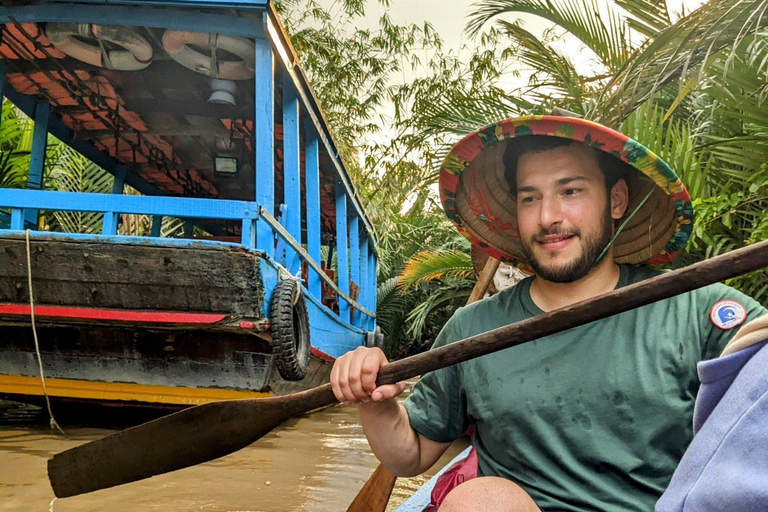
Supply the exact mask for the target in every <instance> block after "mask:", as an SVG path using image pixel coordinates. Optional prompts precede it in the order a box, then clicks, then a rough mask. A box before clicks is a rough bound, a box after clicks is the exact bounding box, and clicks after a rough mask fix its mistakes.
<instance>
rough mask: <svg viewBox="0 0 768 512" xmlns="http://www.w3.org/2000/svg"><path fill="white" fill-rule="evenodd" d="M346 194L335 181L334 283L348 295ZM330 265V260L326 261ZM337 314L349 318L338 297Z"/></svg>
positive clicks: (346, 305)
mask: <svg viewBox="0 0 768 512" xmlns="http://www.w3.org/2000/svg"><path fill="white" fill-rule="evenodd" d="M347 229H348V227H347V194H346V189H345V188H344V185H343V184H342V183H341V181H338V180H337V181H336V267H337V271H338V272H337V276H338V278H337V279H336V283H337V284H338V285H339V289H340V290H341V291H342V292H344V293H346V294H347V295H349V247H348V242H347ZM328 264H329V265H330V262H329V263H328ZM339 316H340V317H341V318H342V319H344V320H346V319H347V318H349V304H347V302H346V301H344V300H342V299H341V298H340V299H339Z"/></svg>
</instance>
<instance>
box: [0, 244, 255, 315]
mask: <svg viewBox="0 0 768 512" xmlns="http://www.w3.org/2000/svg"><path fill="white" fill-rule="evenodd" d="M31 258H32V278H33V284H34V294H35V302H36V303H38V304H47V305H57V306H80V307H94V308H116V309H142V310H160V311H188V312H211V313H226V314H232V315H242V316H245V317H249V318H259V317H260V316H261V306H262V302H263V300H264V287H263V284H262V282H261V277H260V273H259V258H258V256H257V255H255V254H253V253H250V252H248V251H246V250H242V249H236V248H233V249H232V250H222V249H204V248H178V247H157V246H140V245H127V244H111V243H103V244H96V243H90V242H76V241H55V240H42V241H41V240H33V241H32V242H31ZM0 302H14V303H22V304H26V303H28V302H29V294H28V291H27V259H26V246H25V241H24V240H23V239H13V238H2V239H0Z"/></svg>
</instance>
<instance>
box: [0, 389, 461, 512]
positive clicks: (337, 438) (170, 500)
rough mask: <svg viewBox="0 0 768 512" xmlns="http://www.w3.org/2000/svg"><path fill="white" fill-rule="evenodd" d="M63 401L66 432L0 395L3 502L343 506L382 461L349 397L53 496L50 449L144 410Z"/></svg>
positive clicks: (124, 510) (404, 488)
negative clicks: (233, 445) (128, 477)
mask: <svg viewBox="0 0 768 512" xmlns="http://www.w3.org/2000/svg"><path fill="white" fill-rule="evenodd" d="M67 407H68V406H67V405H61V404H59V405H58V406H57V407H55V408H54V414H55V415H56V416H57V420H59V423H60V424H61V425H62V427H63V429H64V431H65V432H66V434H67V435H68V436H69V439H67V438H65V437H63V436H62V435H61V434H58V433H57V432H56V431H53V430H51V429H50V427H49V425H48V417H47V414H46V413H45V411H44V410H43V409H40V408H37V407H34V406H29V405H22V404H18V403H15V402H3V401H0V512H10V511H13V512H17V511H18V512H27V511H30V512H32V511H34V512H38V511H39V512H49V511H50V510H53V512H70V511H77V512H91V511H93V512H97V511H98V512H103V511H106V512H128V511H130V512H136V511H163V512H172V511H229V512H235V511H237V512H246V511H249V512H257V511H258V512H278V511H297V512H315V511H318V512H319V511H345V510H346V509H347V507H348V506H349V504H350V503H351V502H352V500H353V499H354V497H355V496H356V495H357V492H358V491H359V490H360V489H361V488H362V486H363V484H364V483H365V481H366V480H367V479H368V477H369V476H370V474H371V473H372V472H373V470H374V469H375V468H376V466H377V465H378V461H377V460H376V458H375V457H374V456H373V454H372V453H371V451H370V449H369V448H368V443H367V442H366V440H365V437H364V435H363V430H362V427H361V426H360V424H359V421H358V418H357V413H356V409H355V407H354V406H342V405H337V406H333V407H329V408H327V409H324V410H322V411H319V412H315V413H313V414H311V415H307V416H305V417H302V418H299V419H296V420H291V421H289V422H287V423H285V424H284V425H282V426H280V427H278V428H277V429H276V430H274V431H273V432H271V433H269V434H268V435H266V436H265V437H264V438H262V439H261V440H259V441H258V442H256V443H255V444H253V445H251V446H249V447H247V448H245V449H243V450H240V451H239V452H236V453H234V454H232V455H229V456H227V457H223V458H221V459H218V460H215V461H212V462H208V463H205V464H201V465H198V466H194V467H191V468H186V469H183V470H180V471H176V472H173V473H168V474H165V475H160V476H156V477H153V478H150V479H147V480H143V481H140V482H135V483H131V484H127V485H123V486H119V487H114V488H111V489H104V490H101V491H97V492H94V493H91V494H86V495H81V496H75V497H72V498H66V499H62V500H56V501H55V502H54V503H53V506H51V502H52V500H53V498H54V496H53V491H52V490H51V487H50V484H49V483H48V479H47V476H46V461H47V460H48V459H49V458H50V457H52V456H53V455H54V454H56V453H58V452H60V451H63V450H66V449H68V448H71V447H74V446H77V445H79V444H82V443H84V442H86V441H89V440H92V439H98V438H100V437H102V436H104V435H107V434H110V433H112V432H115V431H117V430H120V429H122V428H125V427H127V426H130V425H131V424H133V423H137V422H141V421H143V420H146V419H150V418H141V419H140V420H138V421H137V419H136V415H135V414H132V413H129V414H127V415H126V413H125V412H123V413H120V414H119V415H116V414H115V413H114V412H112V411H110V410H109V409H105V408H91V409H86V410H70V411H67V410H63V409H67ZM465 446H466V442H464V443H462V442H457V443H454V445H453V446H452V447H451V449H449V450H448V452H446V454H445V455H444V456H443V458H442V459H441V461H439V462H438V463H437V464H436V465H435V468H433V469H432V470H431V471H430V472H428V473H425V474H424V475H420V476H419V477H416V478H410V479H402V478H401V479H398V481H397V485H396V487H395V490H394V492H393V494H392V498H391V499H390V503H389V506H388V508H387V511H388V512H389V511H394V510H395V509H396V508H397V505H399V504H400V503H402V502H403V501H404V500H405V499H406V498H407V497H408V496H410V494H411V493H412V492H413V491H414V490H415V489H416V488H418V486H419V485H421V484H422V483H423V482H425V481H426V480H427V479H428V478H429V476H430V475H431V474H433V473H434V472H435V471H436V470H437V469H439V467H442V465H444V464H445V462H447V461H449V460H450V459H451V458H452V457H453V456H455V455H456V454H457V453H458V452H459V451H460V450H461V449H463V448H464V447H465Z"/></svg>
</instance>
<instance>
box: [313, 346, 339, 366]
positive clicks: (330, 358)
mask: <svg viewBox="0 0 768 512" xmlns="http://www.w3.org/2000/svg"><path fill="white" fill-rule="evenodd" d="M309 353H310V354H312V355H313V356H315V357H316V358H318V359H322V360H323V361H328V362H329V363H332V362H334V361H335V360H336V358H334V357H333V356H329V355H328V354H326V353H325V352H322V351H320V350H318V349H316V348H315V347H310V348H309Z"/></svg>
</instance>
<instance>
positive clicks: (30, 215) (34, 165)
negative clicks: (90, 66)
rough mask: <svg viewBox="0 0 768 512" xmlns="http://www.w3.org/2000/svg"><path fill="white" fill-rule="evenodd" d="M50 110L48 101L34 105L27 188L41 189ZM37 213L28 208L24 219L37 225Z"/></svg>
mask: <svg viewBox="0 0 768 512" xmlns="http://www.w3.org/2000/svg"><path fill="white" fill-rule="evenodd" d="M50 111H51V109H50V106H49V105H48V103H42V102H40V103H37V104H36V105H35V115H34V120H35V128H34V130H33V132H32V154H31V155H30V158H29V175H28V178H27V188H28V189H32V190H41V189H42V188H43V173H44V171H45V154H46V151H47V149H48V114H49V113H50ZM38 214H39V211H38V210H34V209H28V210H27V211H25V212H24V221H25V222H26V223H28V224H31V225H32V226H35V227H37V222H38Z"/></svg>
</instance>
